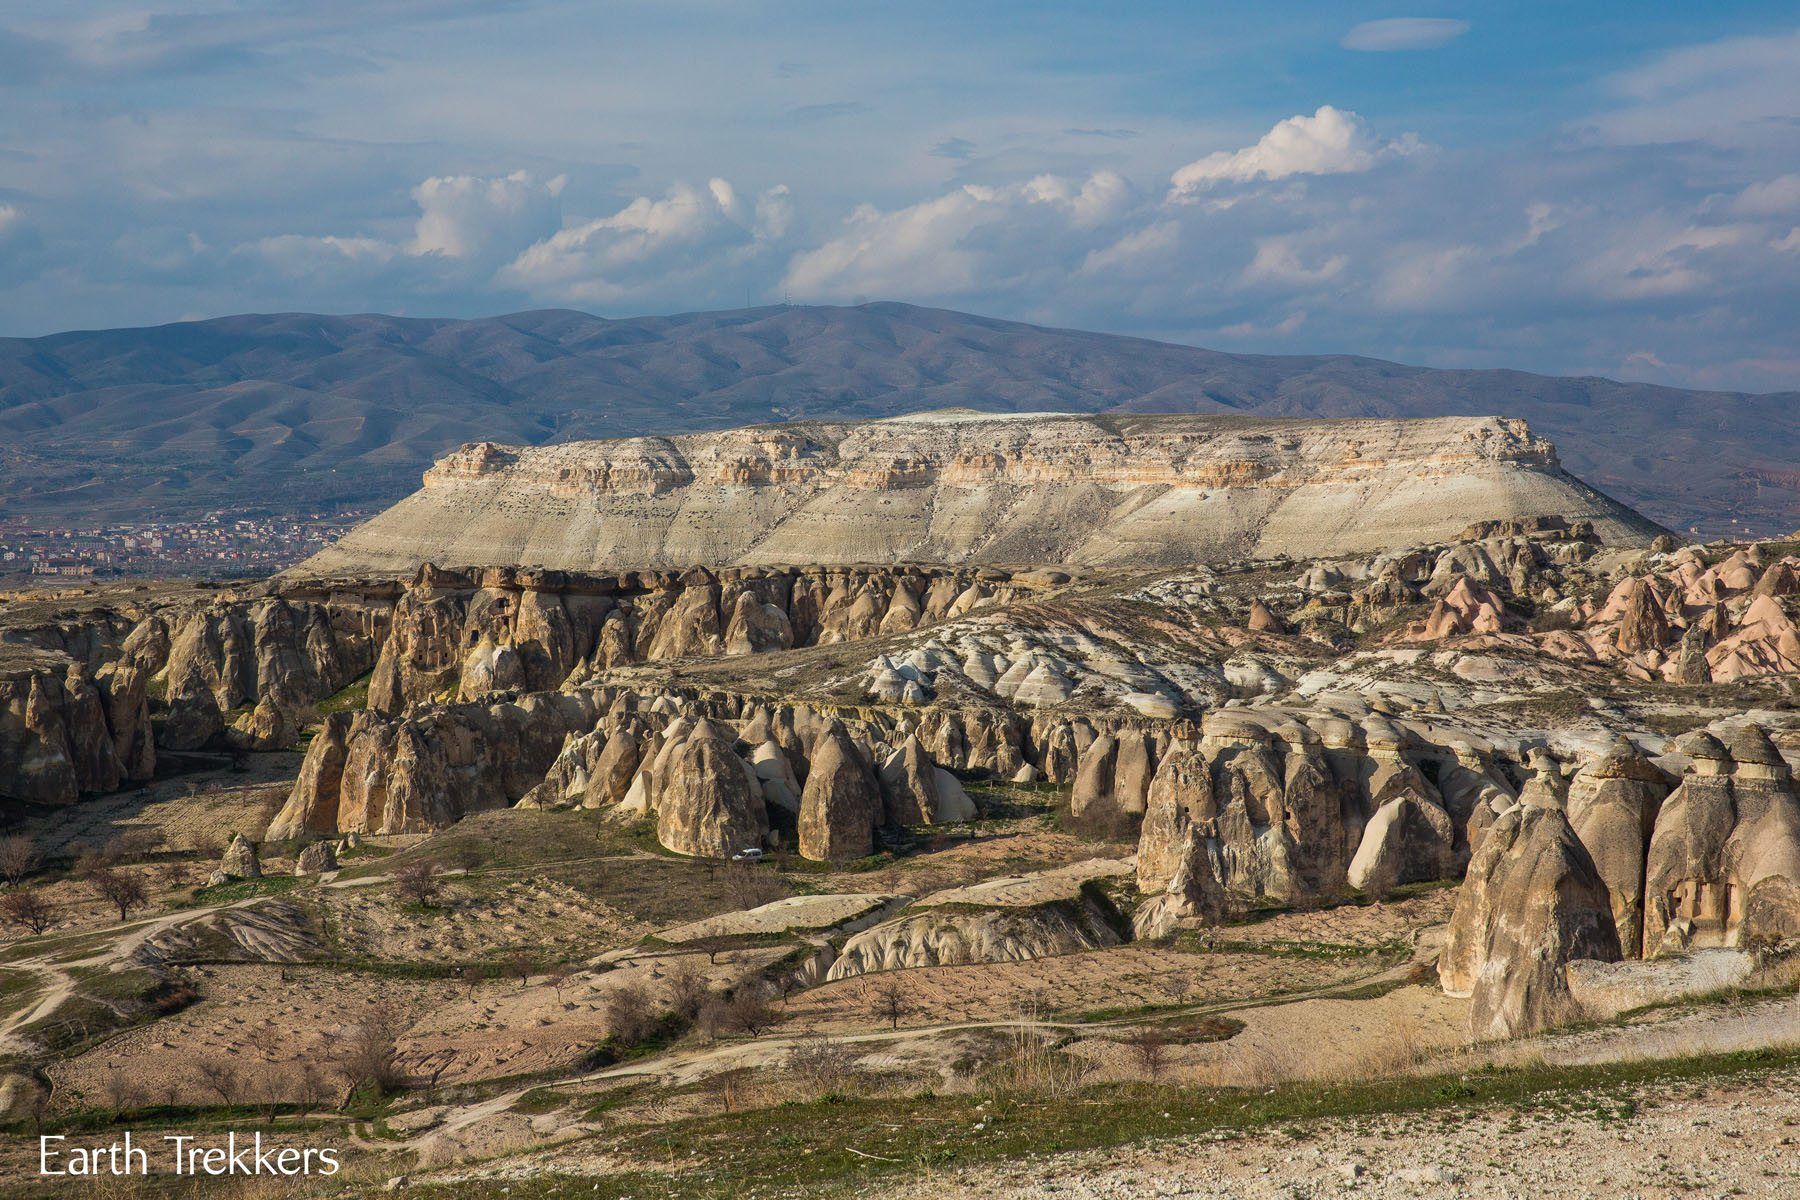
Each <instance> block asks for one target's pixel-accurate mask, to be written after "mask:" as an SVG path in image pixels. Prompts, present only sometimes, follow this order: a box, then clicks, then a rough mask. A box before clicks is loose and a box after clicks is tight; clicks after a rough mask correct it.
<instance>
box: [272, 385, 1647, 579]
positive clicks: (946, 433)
mask: <svg viewBox="0 0 1800 1200" xmlns="http://www.w3.org/2000/svg"><path fill="white" fill-rule="evenodd" d="M1540 512H1561V513H1567V514H1569V515H1571V516H1575V517H1584V518H1590V519H1592V520H1593V521H1594V522H1595V523H1596V525H1597V526H1598V527H1600V529H1601V533H1602V535H1603V536H1604V537H1605V538H1606V540H1607V541H1608V542H1609V543H1610V544H1621V543H1625V544H1628V543H1632V542H1638V543H1643V542H1647V541H1648V540H1649V538H1650V537H1651V536H1652V535H1654V534H1655V533H1656V532H1657V531H1656V529H1655V528H1654V527H1652V526H1650V525H1649V524H1648V523H1647V522H1644V521H1643V520H1642V519H1641V518H1638V517H1637V516H1636V515H1635V514H1632V513H1630V512H1629V510H1626V509H1623V508H1622V507H1620V506H1618V505H1616V504H1614V503H1612V502H1610V501H1608V500H1607V499H1606V498H1605V497H1604V496H1601V495H1600V494H1599V493H1597V492H1594V491H1593V490H1592V489H1589V488H1587V487H1585V486H1584V485H1582V484H1581V483H1579V482H1578V481H1576V480H1575V479H1573V478H1571V477H1570V476H1568V475H1566V474H1564V473H1563V472H1562V470H1561V469H1560V468H1559V467H1558V466H1557V463H1556V458H1555V453H1554V450H1553V449H1552V448H1551V447H1550V445H1549V444H1548V443H1547V442H1544V441H1542V440H1541V439H1538V438H1535V437H1533V436H1532V435H1531V433H1530V431H1529V430H1528V429H1526V428H1525V426H1524V425H1523V423H1521V422H1518V421H1509V420H1505V419H1500V418H1491V417H1485V418H1443V419H1437V420H1428V421H1389V420H1359V421H1329V422H1327V421H1269V422H1255V423H1247V422H1245V421H1244V420H1243V419H1242V418H1235V419H1233V420H1231V421H1221V420H1219V419H1217V418H1212V417H1204V416H1200V417H1189V416H1179V417H1162V416H1158V417H1144V416H1123V415H1109V416H1107V417H1104V418H1095V417H1085V416H1067V415H1057V414H1046V415H1044V416H1042V417H1037V418H1034V419H1032V420H1030V421H1008V420H995V419H989V418H980V417H975V418H971V419H968V420H959V421H949V422H946V421H930V420H917V419H910V418H901V419H897V420H891V421H876V422H865V423H856V424H830V423H824V422H803V423H797V424H792V425H778V426H758V427H753V428H749V429H738V430H729V431H726V432H722V433H710V434H693V435H685V436H680V437H672V438H656V437H650V438H628V439H621V440H617V441H608V442H576V443H568V444H563V445H557V446H543V447H535V448H505V449H502V448H499V447H495V446H493V445H491V444H487V443H483V444H480V445H472V446H467V447H464V448H463V449H462V450H459V451H457V452H456V453H454V454H452V455H450V456H448V457H447V458H445V459H443V460H441V461H440V462H439V463H438V464H437V465H436V466H434V467H433V468H432V469H431V470H430V471H428V472H427V473H426V476H425V487H424V488H423V490H421V491H419V492H417V493H415V494H414V495H413V496H411V497H409V498H408V499H406V500H404V501H402V502H401V503H400V504H398V505H396V506H395V507H394V508H392V509H390V510H388V511H387V512H386V513H384V514H382V515H381V516H379V517H377V518H375V519H374V520H373V521H370V522H369V523H367V524H366V525H364V526H362V527H360V528H359V529H357V530H354V531H352V532H351V533H350V534H349V535H347V536H346V537H344V538H343V539H341V540H340V541H339V542H338V543H337V544H336V545H334V546H332V547H331V548H329V549H327V550H325V551H322V552H321V553H320V554H318V555H316V556H314V558H312V559H311V560H309V561H308V562H307V563H306V564H304V567H303V570H304V571H305V572H307V573H310V574H315V575H321V574H323V575H329V574H355V573H370V572H394V571H410V570H412V569H414V568H416V567H417V566H418V565H419V564H420V563H421V562H424V561H428V560H429V561H436V562H463V563H478V564H510V563H521V562H524V563H542V564H544V565H545V566H548V567H553V568H561V569H576V570H587V569H595V568H602V569H604V568H612V567H625V566H679V565H685V564H688V563H696V562H705V563H714V564H720V563H733V564H735V563H748V562H754V563H785V562H844V563H850V562H869V561H914V562H950V563H964V562H999V563H1021V562H1056V563H1094V564H1099V563H1105V564H1115V565H1127V564H1129V565H1176V564H1181V563H1188V562H1193V561H1197V560H1199V561H1204V560H1207V559H1212V558H1218V557H1221V556H1233V555H1242V554H1246V553H1256V554H1262V555H1265V556H1267V555H1273V554H1277V553H1285V554H1295V555H1309V554H1320V553H1327V552H1331V551H1333V550H1337V551H1338V552H1341V551H1342V548H1345V547H1348V548H1350V549H1353V550H1376V549H1381V548H1384V547H1387V546H1390V545H1394V544H1406V543H1415V542H1421V541H1435V540H1445V539H1448V538H1450V537H1451V536H1453V535H1454V534H1455V533H1456V532H1457V531H1458V530H1459V529H1461V528H1462V527H1463V526H1464V525H1466V524H1467V523H1468V522H1469V521H1471V520H1474V519H1477V518H1480V517H1484V516H1491V515H1493V514H1495V513H1501V514H1507V515H1513V514H1517V515H1525V514H1530V513H1540Z"/></svg>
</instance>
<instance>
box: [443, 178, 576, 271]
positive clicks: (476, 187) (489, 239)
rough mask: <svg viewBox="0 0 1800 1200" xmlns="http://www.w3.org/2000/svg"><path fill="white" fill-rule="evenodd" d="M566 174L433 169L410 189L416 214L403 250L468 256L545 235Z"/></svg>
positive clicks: (507, 249) (554, 220)
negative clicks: (540, 177)
mask: <svg viewBox="0 0 1800 1200" xmlns="http://www.w3.org/2000/svg"><path fill="white" fill-rule="evenodd" d="M567 182H568V180H567V179H566V178H565V177H564V176H561V175H558V176H556V177H554V178H552V179H550V180H547V181H545V182H542V183H540V182H538V181H537V180H536V179H533V178H532V177H531V175H530V174H528V173H527V172H525V171H514V172H513V173H512V174H510V175H505V176H501V177H499V178H497V179H496V178H483V177H481V176H477V175H436V176H433V177H432V178H430V179H427V180H426V181H425V182H423V183H421V184H420V185H419V186H418V187H416V188H414V189H413V193H412V195H413V199H414V201H416V202H417V203H418V205H419V220H418V223H417V224H416V225H414V227H413V239H412V244H411V245H409V246H408V247H407V253H409V254H441V255H443V256H444V257H445V258H455V259H474V258H479V257H482V256H483V255H485V254H489V253H492V252H493V251H494V250H495V248H496V247H498V249H499V250H500V251H503V252H504V253H506V254H512V253H515V252H517V250H518V248H519V247H520V246H526V245H530V244H531V243H532V242H535V241H537V240H538V239H540V238H543V237H546V236H548V235H549V234H550V233H551V232H552V231H553V230H555V229H556V227H557V225H559V224H560V223H561V222H560V220H559V219H558V215H557V206H556V198H557V197H558V196H560V195H561V194H562V190H563V186H564V185H565V184H566V183H567Z"/></svg>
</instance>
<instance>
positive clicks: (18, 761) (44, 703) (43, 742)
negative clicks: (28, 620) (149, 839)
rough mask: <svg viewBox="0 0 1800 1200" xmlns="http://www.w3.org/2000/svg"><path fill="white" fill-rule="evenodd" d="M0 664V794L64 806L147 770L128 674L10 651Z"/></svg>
mask: <svg viewBox="0 0 1800 1200" xmlns="http://www.w3.org/2000/svg"><path fill="white" fill-rule="evenodd" d="M7 653H8V658H7V660H6V661H5V662H4V663H0V764H4V766H3V768H0V796H4V797H7V798H10V799H16V800H27V801H32V802H35V803H40V804H70V803H73V802H74V801H75V800H76V799H78V798H79V796H80V795H81V794H82V793H84V792H105V791H111V790H113V789H114V788H117V787H118V786H119V785H120V784H121V783H122V782H124V781H125V780H128V779H129V780H144V779H148V778H150V776H151V775H152V774H153V773H154V771H155V766H156V752H155V749H154V747H153V746H152V744H151V737H150V718H149V711H148V709H147V707H146V704H145V699H144V687H143V678H142V676H141V675H140V674H139V673H138V672H137V671H136V670H135V668H131V667H124V668H119V669H105V670H103V671H102V674H101V677H100V678H99V680H96V679H95V678H94V676H93V675H92V674H91V673H90V672H89V670H88V668H87V666H86V665H85V664H83V663H79V662H76V661H74V660H73V659H71V658H69V657H68V656H67V655H64V654H60V653H56V652H52V651H36V650H33V651H15V650H11V649H10V648H9V650H8V652H7Z"/></svg>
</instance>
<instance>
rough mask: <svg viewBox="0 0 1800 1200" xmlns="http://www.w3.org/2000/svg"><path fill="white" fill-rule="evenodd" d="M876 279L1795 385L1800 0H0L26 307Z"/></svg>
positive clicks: (18, 298) (1495, 358) (1461, 353)
mask: <svg viewBox="0 0 1800 1200" xmlns="http://www.w3.org/2000/svg"><path fill="white" fill-rule="evenodd" d="M867 300H905V301H910V302H913V303H918V304H929V305H939V306H943V307H948V308H956V309H962V310H966V311H971V312H978V313H983V314H988V315H993V316H1000V317H1008V318H1014V319H1019V320H1025V321H1032V322H1036V323H1040V324H1049V325H1059V326H1071V327H1078V328H1085V329H1096V330H1103V331H1108V332H1118V333H1129V334H1138V335H1143V336H1148V337H1155V338H1161V339H1165V340H1169V341H1178V342H1186V343H1192V344H1197V345H1204V346H1211V347H1215V348H1218V349H1223V350H1233V351H1247V352H1257V353H1271V354H1299V353H1356V354H1367V355H1373V356H1376V357H1381V358H1389V359H1395V360H1400V361H1405V362H1413V363H1422V364H1426V365H1431V366H1511V367H1519V368H1523V369H1527V370H1536V371H1545V372H1551V373H1557V374H1598V375H1607V376H1611V377H1614V378H1622V379H1632V380H1649V381H1655V382H1662V383H1671V384H1677V385H1681V386H1687V387H1705V388H1727V389H1739V390H1750V391H1770V390H1785V389H1795V388H1800V338H1796V336H1795V331H1796V329H1797V328H1800V16H1797V15H1796V10H1795V9H1794V7H1793V6H1792V5H1791V4H1776V3H1713V4H1706V5H1698V4H1682V5H1673V4H1663V5H1645V4H1642V3H1622V2H1614V0H1589V2H1586V3H1583V4H1580V5H1570V4H1567V3H1517V2H1513V3H1492V4H1488V3H1463V4H1456V3H1444V4H1427V5H1421V6H1418V7H1413V6H1410V5H1405V6H1402V7H1397V8H1396V7H1391V6H1383V5H1371V4H1361V3H1343V2H1336V3H1279V2H1265V3H1261V4H1242V3H1217V4H1215V3H1202V2H1199V0H1185V2H1175V0H1168V2H1144V3H1132V2H1130V0H1112V2H1111V3H1070V2H1063V0H1033V2H1031V3H1023V2H1012V0H993V2H983V0H957V2H955V3H949V2H940V0H909V2H908V3H906V4H892V5H864V4H845V3H836V4H826V3H816V2H812V0H793V2H790V3H783V4H764V3H757V2H755V0H647V2H643V3H637V2H633V0H262V2H240V0H138V2H137V3H133V4H117V3H111V2H109V0H60V2H59V3H57V4H44V3H36V2H34V3H22V2H20V0H0V334H8V335H36V334H42V333H48V332H53V331H58V330H64V329H92V328H106V327H113V326H120V325H144V324H157V323H162V322H168V321H177V320H187V319H193V318H198V317H207V316H218V315H224V314H229V313H234V312H246V311H254V312H272V311H295V310H303V311H320V312H389V313H398V314H406V315H416V316H483V315H493V314H498V313H505V312H512V311H518V310H521V309H529V308H547V307H569V308H579V309H583V310H586V311H589V312H593V313H598V314H601V315H605V316H628V315H638V314H645V313H663V312H680V311H689V310H700V309H716V308H740V307H745V306H751V305H762V304H770V303H781V302H792V303H795V304H800V303H834V304H848V303H858V302H862V301H867Z"/></svg>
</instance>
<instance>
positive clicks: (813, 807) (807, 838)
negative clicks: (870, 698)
mask: <svg viewBox="0 0 1800 1200" xmlns="http://www.w3.org/2000/svg"><path fill="white" fill-rule="evenodd" d="M881 817H882V803H881V793H880V791H879V790H878V789H877V788H876V785H875V778H874V776H873V775H872V774H870V772H869V768H868V766H867V764H865V763H864V761H863V758H862V754H861V752H860V751H859V750H858V749H857V748H856V746H855V744H854V743H852V742H851V740H850V738H849V735H848V734H846V733H845V732H844V728H843V726H842V725H839V724H836V723H835V722H834V723H833V724H832V726H831V728H830V729H829V730H827V731H826V732H825V734H824V735H823V736H822V737H820V739H819V741H818V742H817V743H816V744H815V745H814V746H813V748H812V754H811V757H810V758H809V760H808V762H807V770H806V790H805V791H804V792H802V793H801V795H800V834H799V838H800V840H799V850H800V854H801V856H802V857H804V858H811V859H815V860H818V861H821V862H826V861H837V860H842V859H848V858H862V857H864V856H865V855H868V854H872V853H873V852H874V850H875V827H876V826H877V825H878V824H880V823H881Z"/></svg>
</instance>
